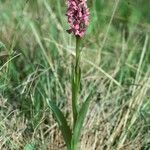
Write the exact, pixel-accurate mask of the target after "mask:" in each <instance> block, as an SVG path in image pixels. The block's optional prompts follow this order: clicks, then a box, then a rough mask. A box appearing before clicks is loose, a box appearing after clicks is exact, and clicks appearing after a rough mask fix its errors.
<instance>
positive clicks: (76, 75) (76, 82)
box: [72, 37, 81, 128]
mask: <svg viewBox="0 0 150 150" xmlns="http://www.w3.org/2000/svg"><path fill="white" fill-rule="evenodd" d="M80 77H81V70H80V38H79V37H76V56H75V67H74V68H73V71H72V111H73V128H74V126H75V124H76V120H77V116H78V94H79V90H80Z"/></svg>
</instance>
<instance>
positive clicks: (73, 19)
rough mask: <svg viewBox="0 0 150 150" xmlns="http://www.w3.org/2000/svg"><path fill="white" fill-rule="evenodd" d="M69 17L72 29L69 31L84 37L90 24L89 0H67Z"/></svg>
mask: <svg viewBox="0 0 150 150" xmlns="http://www.w3.org/2000/svg"><path fill="white" fill-rule="evenodd" d="M67 6H68V9H67V14H66V15H67V17H68V24H69V26H70V29H69V30H67V32H68V31H69V32H68V33H73V34H74V35H75V36H78V37H83V36H84V34H85V31H86V28H87V26H88V25H89V10H88V8H87V0H67Z"/></svg>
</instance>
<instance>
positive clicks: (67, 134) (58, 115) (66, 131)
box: [46, 99, 72, 150]
mask: <svg viewBox="0 0 150 150" xmlns="http://www.w3.org/2000/svg"><path fill="white" fill-rule="evenodd" d="M46 101H47V104H48V106H49V107H50V109H51V110H52V112H53V114H54V116H55V119H56V121H57V123H58V125H59V128H60V130H61V132H62V135H63V138H64V141H65V143H66V146H67V148H68V150H70V147H71V137H72V133H71V129H70V128H69V126H68V124H67V121H66V119H65V117H64V115H63V113H62V112H61V110H60V109H59V108H58V106H57V105H56V104H55V102H53V101H49V100H48V99H46Z"/></svg>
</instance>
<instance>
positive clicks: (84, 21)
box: [47, 0, 91, 150]
mask: <svg viewBox="0 0 150 150" xmlns="http://www.w3.org/2000/svg"><path fill="white" fill-rule="evenodd" d="M67 7H68V8H67V13H66V16H67V17H68V23H69V26H70V29H69V30H67V32H68V33H70V34H71V33H72V34H73V35H74V36H75V38H76V55H75V63H74V67H73V68H72V81H71V84H72V114H73V126H72V127H69V126H68V123H67V120H66V118H65V117H64V115H63V113H62V111H61V110H60V109H59V108H58V106H57V105H56V104H55V103H54V102H53V101H49V100H47V103H48V106H49V107H50V108H51V110H52V112H53V114H54V116H55V119H56V121H57V123H58V125H59V129H60V130H61V132H62V135H63V138H64V141H65V143H66V147H67V149H68V150H78V149H79V147H78V143H79V139H80V135H81V129H82V126H83V122H84V119H85V117H86V114H87V110H88V106H89V102H90V96H91V92H90V94H89V95H88V96H87V97H86V98H85V100H84V101H83V102H82V105H81V107H80V108H79V95H80V84H81V68H80V53H81V47H80V46H81V44H80V43H81V39H82V38H83V37H84V35H85V32H86V28H87V26H88V24H89V10H88V7H87V0H68V1H67Z"/></svg>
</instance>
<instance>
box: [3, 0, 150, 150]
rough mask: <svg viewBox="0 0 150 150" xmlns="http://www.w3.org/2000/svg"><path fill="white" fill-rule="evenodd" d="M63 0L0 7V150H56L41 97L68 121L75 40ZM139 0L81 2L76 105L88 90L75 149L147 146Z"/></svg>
mask: <svg viewBox="0 0 150 150" xmlns="http://www.w3.org/2000/svg"><path fill="white" fill-rule="evenodd" d="M64 2H65V1H56V2H55V3H54V1H53V0H38V1H25V0H17V2H16V1H15V0H11V1H6V0H1V1H0V27H1V28H0V149H2V150H8V149H11V150H19V149H24V150H35V149H39V150H41V149H42V150H44V149H45V150H46V149H49V150H58V149H65V145H64V141H63V138H62V135H61V133H60V131H59V130H58V126H57V124H56V123H55V120H54V117H53V115H52V112H51V111H50V110H49V109H48V106H47V103H46V99H50V100H54V101H56V103H57V105H58V106H59V108H60V109H61V110H62V111H63V112H64V114H65V116H66V117H67V118H68V120H69V119H71V116H72V115H71V85H70V80H71V76H70V75H71V63H72V58H73V57H74V55H75V51H74V50H75V39H74V38H73V37H72V36H70V35H68V34H67V33H66V31H65V30H66V29H68V25H67V22H66V16H65V10H66V8H65V3H64ZM148 3H149V2H147V1H146V0H142V1H141V0H136V1H135V2H129V1H127V0H126V1H123V0H120V1H117V0H116V1H115V0H113V1H110V0H108V1H107V2H104V1H102V0H101V1H100V0H95V1H90V0H89V1H88V4H89V7H90V11H91V17H90V20H91V22H90V26H89V28H88V31H87V35H86V37H85V38H84V41H83V52H82V59H81V65H82V70H83V71H82V85H81V89H82V91H81V101H82V99H84V97H85V96H86V95H88V93H89V91H90V88H92V87H95V90H94V94H93V97H92V100H91V105H90V109H89V111H88V115H87V117H86V120H85V123H84V130H83V131H82V136H81V140H80V146H81V150H82V149H86V150H101V149H106V150H109V149H110V150H113V149H121V150H125V149H127V150H132V149H136V150H148V149H149V148H150V119H149V115H150V101H149V99H150V95H149V91H150V78H149V77H150V68H149V66H150V44H149V42H150V36H149V35H150V34H149V33H150V25H149V23H150V20H149V5H148Z"/></svg>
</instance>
